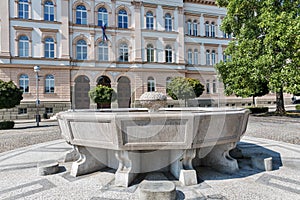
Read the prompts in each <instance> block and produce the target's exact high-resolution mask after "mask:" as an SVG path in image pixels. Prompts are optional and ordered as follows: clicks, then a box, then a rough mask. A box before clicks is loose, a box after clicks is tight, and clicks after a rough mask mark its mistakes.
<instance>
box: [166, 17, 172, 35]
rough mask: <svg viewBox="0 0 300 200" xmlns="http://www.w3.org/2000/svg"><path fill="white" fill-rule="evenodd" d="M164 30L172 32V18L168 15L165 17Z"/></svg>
mask: <svg viewBox="0 0 300 200" xmlns="http://www.w3.org/2000/svg"><path fill="white" fill-rule="evenodd" d="M165 29H166V31H172V16H171V15H170V14H169V13H167V14H166V15H165Z"/></svg>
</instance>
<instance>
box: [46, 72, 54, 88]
mask: <svg viewBox="0 0 300 200" xmlns="http://www.w3.org/2000/svg"><path fill="white" fill-rule="evenodd" d="M45 93H54V76H53V75H52V74H50V75H47V76H46V79H45Z"/></svg>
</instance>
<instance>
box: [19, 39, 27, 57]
mask: <svg viewBox="0 0 300 200" xmlns="http://www.w3.org/2000/svg"><path fill="white" fill-rule="evenodd" d="M18 50H19V56H20V57H28V56H29V40H28V37H27V36H25V35H22V36H20V38H19V49H18Z"/></svg>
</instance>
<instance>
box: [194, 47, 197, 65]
mask: <svg viewBox="0 0 300 200" xmlns="http://www.w3.org/2000/svg"><path fill="white" fill-rule="evenodd" d="M194 64H195V65H198V50H197V49H195V50H194Z"/></svg>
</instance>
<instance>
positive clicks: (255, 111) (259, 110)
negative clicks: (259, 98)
mask: <svg viewBox="0 0 300 200" xmlns="http://www.w3.org/2000/svg"><path fill="white" fill-rule="evenodd" d="M248 109H249V110H250V112H251V113H252V114H258V113H266V112H268V111H269V108H268V107H248Z"/></svg>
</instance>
